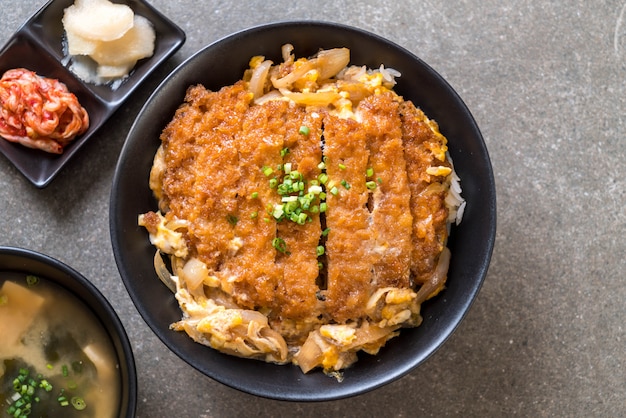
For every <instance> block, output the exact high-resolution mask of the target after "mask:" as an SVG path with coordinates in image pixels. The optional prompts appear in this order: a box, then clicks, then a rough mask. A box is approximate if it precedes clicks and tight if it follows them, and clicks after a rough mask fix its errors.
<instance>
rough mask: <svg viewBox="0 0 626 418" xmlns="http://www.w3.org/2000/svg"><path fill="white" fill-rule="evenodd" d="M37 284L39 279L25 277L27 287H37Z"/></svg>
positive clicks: (30, 275)
mask: <svg viewBox="0 0 626 418" xmlns="http://www.w3.org/2000/svg"><path fill="white" fill-rule="evenodd" d="M37 283H39V277H37V276H33V275H32V274H29V275H28V276H26V284H27V285H28V287H32V286H35V285H37Z"/></svg>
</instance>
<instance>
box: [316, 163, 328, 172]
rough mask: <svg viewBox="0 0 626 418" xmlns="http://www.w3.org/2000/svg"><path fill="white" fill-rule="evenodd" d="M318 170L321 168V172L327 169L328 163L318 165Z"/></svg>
mask: <svg viewBox="0 0 626 418" xmlns="http://www.w3.org/2000/svg"><path fill="white" fill-rule="evenodd" d="M317 168H319V169H320V170H323V169H325V168H326V163H325V162H324V161H322V162H321V163H319V164H318V165H317Z"/></svg>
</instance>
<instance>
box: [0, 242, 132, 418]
mask: <svg viewBox="0 0 626 418" xmlns="http://www.w3.org/2000/svg"><path fill="white" fill-rule="evenodd" d="M9 272H10V273H24V274H34V275H36V276H39V277H42V278H44V279H47V280H50V281H52V282H54V283H56V284H57V285H60V286H61V287H63V288H65V289H66V290H68V291H70V292H71V293H73V294H74V295H75V296H76V297H77V298H78V299H79V300H81V301H82V302H83V303H84V304H85V305H86V306H88V307H89V308H91V310H92V311H93V312H94V314H95V315H96V317H97V318H99V319H100V320H101V322H102V326H103V327H104V329H105V330H106V331H107V333H108V334H109V336H110V337H111V342H112V343H113V347H114V349H115V352H116V354H117V357H118V362H119V365H120V374H121V379H122V382H121V383H122V385H121V388H122V396H121V400H120V412H119V415H118V416H119V417H120V418H130V417H134V416H135V410H136V407H137V373H136V369H135V359H134V356H133V352H132V348H131V345H130V341H129V340H128V335H127V334H126V331H125V330H124V327H123V325H122V323H121V321H120V319H119V317H118V316H117V314H116V313H115V310H114V309H113V307H112V306H111V305H110V304H109V302H108V301H107V299H106V298H105V297H104V295H102V293H100V291H99V290H98V289H97V288H96V287H95V286H94V285H93V284H92V283H91V282H90V281H89V280H87V279H86V278H85V277H84V276H82V275H81V274H80V273H79V272H77V271H76V270H74V269H72V268H71V267H69V266H67V265H65V264H63V263H62V262H60V261H58V260H56V259H53V258H51V257H49V256H47V255H44V254H41V253H38V252H35V251H31V250H27V249H22V248H14V247H0V273H9Z"/></svg>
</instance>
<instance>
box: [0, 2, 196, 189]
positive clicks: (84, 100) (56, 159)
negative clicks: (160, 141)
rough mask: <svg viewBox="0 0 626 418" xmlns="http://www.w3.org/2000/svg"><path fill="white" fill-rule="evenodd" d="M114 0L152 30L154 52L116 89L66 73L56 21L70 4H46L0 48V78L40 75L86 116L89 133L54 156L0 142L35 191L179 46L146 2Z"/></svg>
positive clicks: (178, 33) (178, 37) (177, 35)
mask: <svg viewBox="0 0 626 418" xmlns="http://www.w3.org/2000/svg"><path fill="white" fill-rule="evenodd" d="M114 2H115V3H124V4H127V5H128V6H129V7H130V8H131V9H133V11H134V12H135V13H136V14H138V15H141V16H144V17H146V18H147V19H148V20H150V22H151V23H152V25H153V26H154V29H155V32H156V41H155V48H154V54H153V55H152V56H151V57H150V58H146V59H143V60H140V61H139V62H138V63H137V65H136V66H135V68H134V69H133V70H132V72H131V73H130V75H129V76H128V77H127V78H126V79H125V80H124V81H123V82H122V83H121V84H120V85H119V86H117V87H116V88H112V87H111V86H110V85H108V84H104V85H95V84H90V83H86V82H83V81H82V80H80V79H79V78H78V77H76V76H75V75H74V74H73V73H72V72H71V71H70V70H69V65H70V59H69V58H68V57H67V56H66V54H65V53H64V46H63V37H64V30H63V24H62V21H61V20H62V18H63V11H64V10H65V9H66V8H67V7H69V6H71V5H72V4H73V3H74V0H51V1H49V2H48V3H47V4H46V5H44V6H43V7H42V8H41V9H40V10H39V11H38V12H36V13H35V14H34V15H33V16H32V17H31V18H30V19H29V20H28V21H27V22H26V23H24V25H23V26H22V27H21V28H20V29H19V30H18V31H17V32H16V33H15V34H14V35H13V37H12V38H11V39H9V41H8V42H7V43H6V44H5V45H4V46H3V48H2V50H0V74H4V72H5V71H7V70H10V69H12V68H26V69H28V70H31V71H34V72H36V73H37V74H38V75H40V76H44V77H49V78H55V79H58V80H59V81H61V82H63V83H64V84H65V85H66V86H67V87H68V89H69V90H70V91H71V92H72V93H74V94H75V95H76V97H77V98H78V100H79V102H80V103H81V104H82V105H83V107H84V108H85V109H86V110H87V112H88V114H89V119H90V124H89V129H88V130H87V131H86V132H85V133H83V134H82V135H80V136H79V137H77V138H76V139H75V140H74V141H72V143H70V144H69V145H68V146H67V147H66V148H65V150H64V152H63V154H60V155H56V154H48V153H46V152H43V151H40V150H35V149H30V148H26V147H24V146H22V145H19V144H15V143H12V142H9V141H6V140H4V139H2V140H0V152H2V153H3V154H4V155H5V157H6V158H7V159H9V161H11V162H12V163H13V164H14V165H15V167H16V168H17V169H18V170H19V171H20V172H21V173H22V174H23V175H24V176H25V177H26V178H27V179H28V180H29V181H30V182H31V183H33V184H34V185H35V186H37V187H39V188H43V187H46V186H47V185H48V184H49V183H50V181H52V180H53V179H54V177H55V176H56V175H57V174H58V173H59V171H60V170H61V169H62V168H63V166H64V165H65V164H66V163H67V162H68V161H69V160H70V158H72V156H73V155H74V154H75V153H76V152H77V151H78V149H79V148H80V147H81V146H82V145H83V144H84V143H85V142H86V141H87V140H88V139H89V138H90V137H91V136H92V135H93V133H94V132H96V131H97V130H98V129H99V128H100V127H101V126H102V125H103V124H104V122H105V121H106V120H107V119H108V118H109V117H110V116H111V115H112V114H113V112H114V111H115V110H116V109H117V108H118V107H119V106H120V105H121V104H122V103H123V102H124V101H125V100H126V99H128V97H129V96H130V94H131V93H132V92H133V91H134V90H135V89H136V88H137V87H138V86H139V85H140V84H141V83H142V82H143V81H144V80H145V79H146V78H147V77H148V76H149V75H150V74H151V73H152V72H153V71H154V70H155V69H156V68H157V67H158V66H159V65H161V64H162V63H163V62H164V61H165V60H166V59H168V58H169V57H170V56H172V55H173V54H174V53H175V52H176V51H177V50H178V49H179V48H180V47H181V46H182V45H183V43H184V42H185V33H184V32H183V31H182V30H181V29H180V28H179V27H178V26H176V25H175V24H174V23H173V22H172V21H170V20H169V19H168V18H166V17H165V16H164V15H163V14H161V13H160V12H159V11H157V10H156V9H154V8H153V7H152V6H151V5H150V4H148V3H147V2H146V1H142V0H128V1H124V2H120V1H114Z"/></svg>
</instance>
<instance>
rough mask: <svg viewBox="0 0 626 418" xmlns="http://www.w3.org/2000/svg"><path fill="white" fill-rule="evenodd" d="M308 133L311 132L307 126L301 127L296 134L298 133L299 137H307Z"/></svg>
mask: <svg viewBox="0 0 626 418" xmlns="http://www.w3.org/2000/svg"><path fill="white" fill-rule="evenodd" d="M309 132H311V130H310V129H309V127H308V126H304V125H302V126H301V127H300V130H299V131H298V133H300V134H301V135H304V136H307V135H309Z"/></svg>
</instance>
